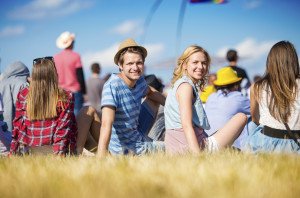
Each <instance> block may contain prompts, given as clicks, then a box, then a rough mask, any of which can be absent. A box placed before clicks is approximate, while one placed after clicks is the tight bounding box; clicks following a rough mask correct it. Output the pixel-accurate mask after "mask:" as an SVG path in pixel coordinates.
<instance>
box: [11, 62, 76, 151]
mask: <svg viewBox="0 0 300 198" xmlns="http://www.w3.org/2000/svg"><path fill="white" fill-rule="evenodd" d="M73 109H74V99H73V96H72V93H71V92H69V91H65V90H63V89H60V88H59V87H58V76H57V71H56V68H55V64H54V61H53V58H52V57H43V58H37V59H34V60H33V67H32V75H31V81H30V85H29V86H25V87H23V88H21V89H20V91H19V93H18V97H17V102H16V116H15V119H14V121H13V130H12V143H11V148H10V152H11V154H18V153H28V152H30V153H41V154H48V153H49V154H50V153H54V154H58V155H65V154H67V153H69V152H70V153H74V152H75V151H76V148H75V147H76V135H77V126H76V120H75V116H74V112H73V111H74V110H73Z"/></svg>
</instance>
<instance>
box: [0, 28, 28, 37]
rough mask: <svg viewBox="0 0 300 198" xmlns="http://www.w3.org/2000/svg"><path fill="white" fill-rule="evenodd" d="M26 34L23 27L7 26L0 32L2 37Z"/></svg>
mask: <svg viewBox="0 0 300 198" xmlns="http://www.w3.org/2000/svg"><path fill="white" fill-rule="evenodd" d="M24 32H25V27H24V26H21V25H16V26H6V27H4V28H3V29H2V30H0V37H7V36H15V35H20V34H23V33H24Z"/></svg>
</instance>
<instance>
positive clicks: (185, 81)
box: [174, 76, 193, 89]
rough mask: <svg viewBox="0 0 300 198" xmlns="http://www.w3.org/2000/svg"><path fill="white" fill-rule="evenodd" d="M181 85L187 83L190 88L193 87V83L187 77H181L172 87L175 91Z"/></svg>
mask: <svg viewBox="0 0 300 198" xmlns="http://www.w3.org/2000/svg"><path fill="white" fill-rule="evenodd" d="M182 83H188V84H190V85H191V86H193V83H192V81H191V79H190V78H189V77H187V76H182V77H181V78H179V79H178V80H177V81H176V82H175V83H174V87H175V89H177V88H178V87H179V85H181V84H182Z"/></svg>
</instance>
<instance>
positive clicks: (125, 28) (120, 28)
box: [111, 20, 143, 37]
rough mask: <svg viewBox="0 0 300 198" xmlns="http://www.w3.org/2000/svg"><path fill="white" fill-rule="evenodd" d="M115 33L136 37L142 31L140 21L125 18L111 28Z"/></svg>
mask: <svg viewBox="0 0 300 198" xmlns="http://www.w3.org/2000/svg"><path fill="white" fill-rule="evenodd" d="M111 31H112V32H113V33H115V34H119V35H123V36H132V37H136V36H139V35H141V34H142V33H143V24H142V23H141V21H135V20H127V21H124V22H122V23H121V24H119V25H117V26H116V27H114V28H113V29H112V30H111Z"/></svg>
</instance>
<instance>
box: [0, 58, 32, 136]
mask: <svg viewBox="0 0 300 198" xmlns="http://www.w3.org/2000/svg"><path fill="white" fill-rule="evenodd" d="M29 74H30V72H29V69H28V68H27V66H26V65H25V64H24V63H22V62H21V61H16V62H13V63H12V64H10V65H8V66H7V67H6V69H5V70H4V72H3V73H2V74H1V76H2V80H1V81H0V94H1V95H2V101H3V107H4V108H3V111H4V112H3V120H4V121H5V122H6V124H7V127H8V129H7V130H8V131H12V129H13V124H12V122H13V119H14V117H15V111H16V101H17V95H18V93H19V90H20V88H21V87H22V86H25V85H26V84H27V80H28V78H29Z"/></svg>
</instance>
